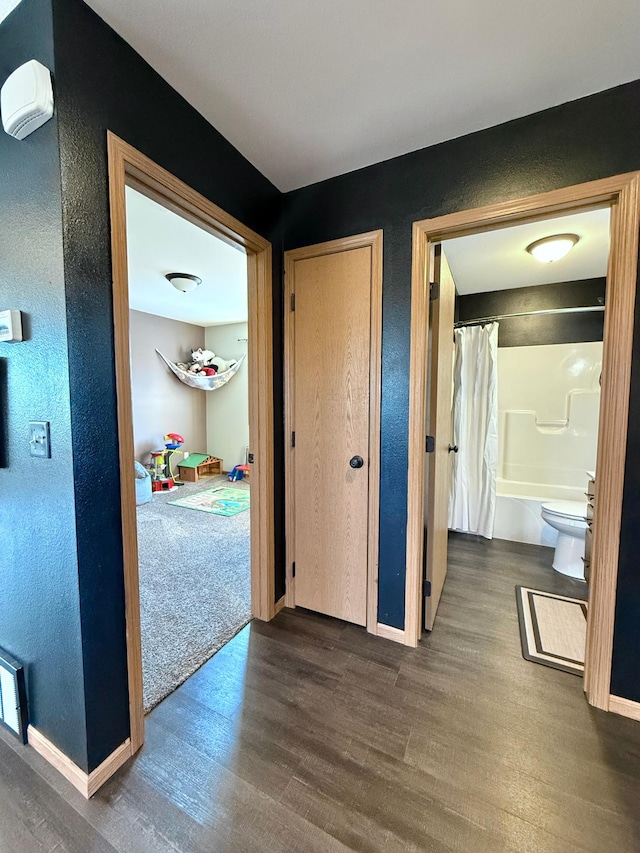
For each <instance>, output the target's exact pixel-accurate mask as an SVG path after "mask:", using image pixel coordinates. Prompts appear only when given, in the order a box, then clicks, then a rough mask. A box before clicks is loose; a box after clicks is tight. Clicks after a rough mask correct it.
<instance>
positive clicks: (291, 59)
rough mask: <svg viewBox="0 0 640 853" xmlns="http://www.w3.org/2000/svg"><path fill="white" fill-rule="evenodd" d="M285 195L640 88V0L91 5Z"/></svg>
mask: <svg viewBox="0 0 640 853" xmlns="http://www.w3.org/2000/svg"><path fill="white" fill-rule="evenodd" d="M89 5H90V6H92V7H93V8H94V9H95V10H96V11H97V12H98V14H100V15H101V16H102V17H103V18H104V19H105V20H106V21H107V22H108V23H109V24H110V25H111V26H113V27H114V28H115V29H116V30H117V32H119V33H120V34H121V35H122V36H123V37H124V38H125V39H126V40H127V41H128V42H129V43H130V44H131V45H132V46H133V47H134V48H135V49H136V50H137V51H138V52H139V53H141V54H142V56H143V57H144V58H145V59H147V60H148V62H149V63H150V64H151V65H152V66H153V67H154V68H155V69H156V70H157V71H158V72H159V73H160V74H161V75H162V76H163V77H164V78H165V79H166V80H167V81H168V82H169V83H170V84H171V85H172V86H173V87H174V88H175V89H177V90H178V91H179V92H180V93H181V94H182V95H183V96H184V97H185V98H186V99H187V100H188V101H189V102H190V103H191V104H192V105H193V106H194V107H196V109H198V110H199V111H200V112H201V113H202V115H204V116H205V118H207V119H208V120H209V121H210V122H211V123H212V124H213V125H214V126H215V127H216V128H217V129H218V130H219V131H220V132H221V133H222V134H223V135H224V136H226V138H227V139H229V140H230V141H231V142H232V143H233V144H234V145H235V146H236V147H237V148H238V149H239V150H240V151H241V152H242V153H243V154H244V155H245V156H246V157H248V159H249V160H250V161H251V162H252V163H254V164H255V165H256V166H257V167H258V168H259V169H260V170H261V171H262V172H263V173H264V174H265V175H267V177H269V178H270V179H271V180H272V181H273V182H274V183H275V184H276V185H277V186H278V187H279V188H280V189H282V190H289V189H292V188H295V187H299V186H303V185H305V184H309V183H313V182H314V181H318V180H322V179H324V178H329V177H331V176H333V175H338V174H342V173H344V172H348V171H351V170H353V169H357V168H360V167H362V166H366V165H369V164H371V163H377V162H379V161H380V160H385V159H387V158H390V157H394V156H397V155H399V154H403V153H405V152H408V151H414V150H416V149H419V148H423V147H425V146H427V145H431V144H434V143H436V142H441V141H442V140H445V139H451V138H453V137H456V136H460V135H462V134H465V133H469V132H471V131H474V130H478V129H480V128H485V127H490V126H492V125H495V124H499V123H500V122H504V121H507V120H509V119H513V118H516V117H518V116H523V115H527V114H529V113H532V112H535V111H537V110H541V109H545V108H547V107H550V106H553V105H556V104H560V103H563V102H565V101H569V100H572V99H575V98H579V97H582V96H584V95H588V94H591V93H593V92H597V91H601V90H603V89H606V88H608V87H611V86H615V85H617V84H619V83H623V82H627V81H630V80H634V79H636V78H639V77H640V50H638V32H639V31H640V3H639V2H638V0H609V2H603V0H561V1H560V2H559V0H517V2H514V0H483V2H479V0H453V2H435V0H431V2H427V0H346V2H345V0H321V2H318V0H252V2H250V3H242V2H238V0H189V2H179V3H176V2H169V0H135V2H133V3H132V2H131V0H89Z"/></svg>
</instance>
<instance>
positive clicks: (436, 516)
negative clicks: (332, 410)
mask: <svg viewBox="0 0 640 853" xmlns="http://www.w3.org/2000/svg"><path fill="white" fill-rule="evenodd" d="M434 272H435V277H434V280H435V281H437V282H438V284H439V286H440V288H439V289H440V293H439V296H438V298H437V299H435V300H434V301H433V303H432V306H433V307H432V312H431V321H432V326H431V365H430V366H429V369H428V370H427V373H428V375H429V388H428V394H429V417H428V421H429V434H430V435H432V436H434V438H435V447H434V448H433V453H430V454H429V460H428V468H429V471H428V477H427V478H426V479H427V482H428V484H429V488H428V490H427V496H428V498H429V500H428V502H427V507H426V519H428V523H427V560H426V577H427V580H428V581H430V582H431V595H429V596H428V597H427V598H425V599H424V623H425V627H426V628H427V629H428V630H431V628H433V623H434V621H435V618H436V612H437V610H438V604H439V603H440V596H441V594H442V588H443V586H444V581H445V578H446V575H447V548H448V516H449V512H448V509H449V482H447V481H446V480H445V479H444V477H443V474H442V470H443V468H448V470H449V472H451V454H450V452H449V447H450V445H451V441H452V426H453V425H452V416H451V402H452V388H453V320H454V313H455V301H456V289H455V284H454V282H453V275H452V274H451V270H450V268H449V264H448V263H447V259H446V257H445V254H444V252H443V251H442V250H440V251H439V252H436V255H435V263H434ZM447 400H448V403H446V402H443V401H447ZM439 403H440V405H439ZM443 406H444V410H443ZM422 450H423V453H424V446H423V448H422ZM449 480H450V478H449ZM426 519H425V520H426Z"/></svg>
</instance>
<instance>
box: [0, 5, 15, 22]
mask: <svg viewBox="0 0 640 853" xmlns="http://www.w3.org/2000/svg"><path fill="white" fill-rule="evenodd" d="M18 3H20V0H0V21H4V19H5V18H6V17H7V15H8V14H9V12H12V11H13V10H14V9H15V8H16V6H17V5H18Z"/></svg>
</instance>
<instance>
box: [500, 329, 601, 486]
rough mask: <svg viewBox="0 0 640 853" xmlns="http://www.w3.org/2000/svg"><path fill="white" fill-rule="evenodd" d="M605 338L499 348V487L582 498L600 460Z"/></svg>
mask: <svg viewBox="0 0 640 853" xmlns="http://www.w3.org/2000/svg"><path fill="white" fill-rule="evenodd" d="M601 370H602V343H601V342H593V343H580V344H553V345H550V346H535V347H501V348H500V349H499V350H498V417H499V468H498V477H499V484H498V492H502V493H508V494H517V495H521V496H526V497H541V498H547V499H550V498H555V499H560V500H562V499H563V498H566V499H567V500H577V499H578V497H577V496H576V491H577V495H578V496H579V495H581V494H582V493H583V492H584V488H585V485H586V480H587V475H586V473H585V472H586V471H590V470H593V469H594V468H595V463H596V446H597V439H598V414H599V406H600V384H599V379H600V373H601Z"/></svg>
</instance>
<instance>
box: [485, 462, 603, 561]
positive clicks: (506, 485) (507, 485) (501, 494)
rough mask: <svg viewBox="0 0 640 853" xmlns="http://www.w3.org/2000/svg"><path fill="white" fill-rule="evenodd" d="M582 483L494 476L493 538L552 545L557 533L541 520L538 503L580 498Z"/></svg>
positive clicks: (554, 543)
mask: <svg viewBox="0 0 640 853" xmlns="http://www.w3.org/2000/svg"><path fill="white" fill-rule="evenodd" d="M586 485H587V475H586V474H585V486H584V488H582V489H579V488H575V487H572V486H559V485H546V484H545V485H542V484H540V483H523V482H519V481H515V480H505V479H503V478H502V477H498V479H497V482H496V492H497V495H496V517H495V523H494V526H493V536H494V538H495V539H509V540H510V541H512V542H528V543H530V544H531V545H547V546H549V547H550V548H555V545H556V540H557V538H558V533H557V531H556V530H554V529H553V528H552V527H550V526H549V525H548V524H547V523H546V522H545V521H543V520H542V517H541V515H540V512H541V509H542V504H543V503H549V502H550V501H584V500H585V496H584V493H585V489H586Z"/></svg>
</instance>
